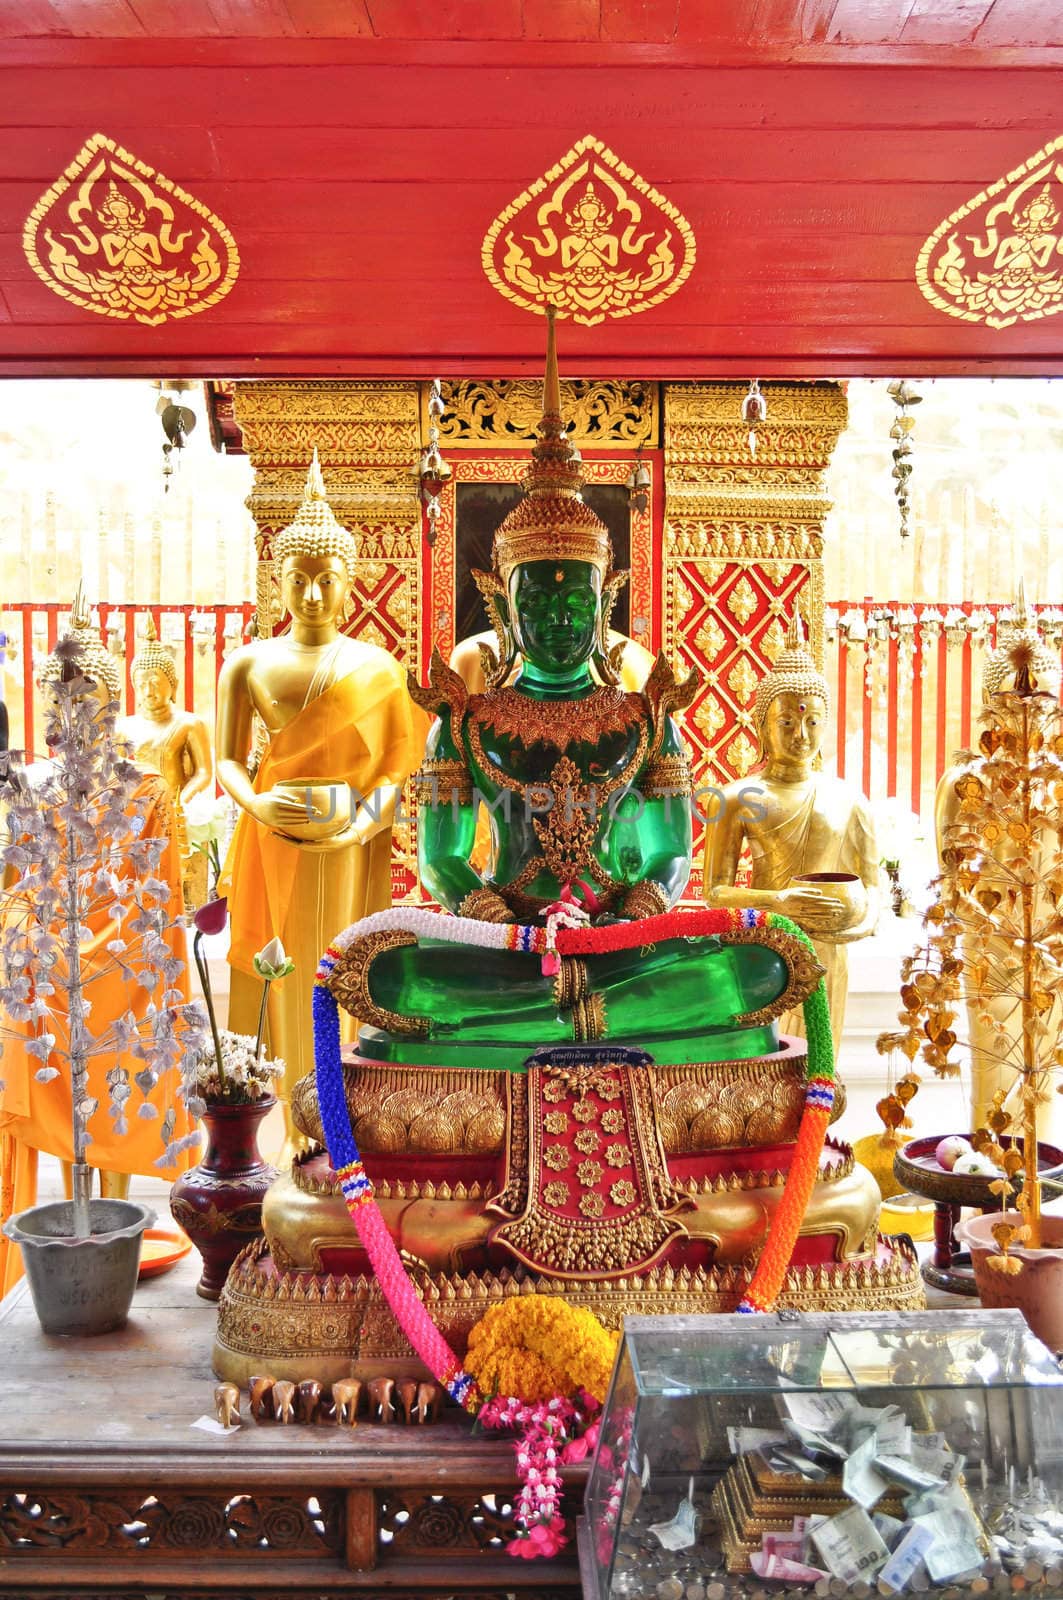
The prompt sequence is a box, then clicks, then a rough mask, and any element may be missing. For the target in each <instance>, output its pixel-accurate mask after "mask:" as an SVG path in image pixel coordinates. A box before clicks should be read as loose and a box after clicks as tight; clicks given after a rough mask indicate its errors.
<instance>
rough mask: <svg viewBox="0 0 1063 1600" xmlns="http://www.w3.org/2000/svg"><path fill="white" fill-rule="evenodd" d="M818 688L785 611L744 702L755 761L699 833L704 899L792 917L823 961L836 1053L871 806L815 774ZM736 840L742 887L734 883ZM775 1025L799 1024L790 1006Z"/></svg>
mask: <svg viewBox="0 0 1063 1600" xmlns="http://www.w3.org/2000/svg"><path fill="white" fill-rule="evenodd" d="M828 704H829V696H828V692H827V680H826V679H825V678H824V676H823V674H822V673H821V672H820V671H819V669H818V668H817V666H816V663H815V661H814V660H813V658H812V655H811V653H810V652H809V650H808V647H807V645H806V643H805V641H804V637H803V630H802V625H801V618H800V613H799V612H796V611H795V613H794V616H793V618H792V620H791V623H790V627H789V630H788V632H787V637H786V649H785V650H784V651H783V653H782V655H781V656H780V657H779V659H778V661H777V662H776V663H775V666H774V667H773V669H772V670H771V672H769V673H768V674H767V675H766V676H765V677H764V678H762V679H761V682H760V683H759V685H758V686H757V696H756V703H755V708H754V717H755V720H756V728H757V734H758V737H759V740H760V749H761V753H762V756H763V765H762V766H761V767H760V769H759V771H758V772H757V773H756V774H755V775H753V776H752V777H751V779H742V780H739V781H736V782H734V783H730V784H728V785H727V786H726V788H725V789H724V791H723V799H722V802H721V807H720V810H719V813H718V815H717V816H715V817H714V818H711V819H710V821H709V823H708V826H707V827H706V830H705V898H706V900H707V901H708V903H709V904H710V905H716V906H753V907H755V908H756V909H759V910H765V911H778V912H781V913H782V914H783V915H784V916H787V917H792V918H793V920H794V922H796V923H797V924H798V925H799V926H800V927H802V928H804V930H805V932H806V933H808V934H809V935H811V937H812V940H813V942H814V944H815V947H816V954H817V955H818V957H819V959H820V961H821V962H822V964H823V966H824V967H825V968H826V985H827V997H828V999H829V1001H830V1014H831V1032H832V1033H833V1035H834V1049H835V1054H836V1055H837V1052H838V1049H839V1045H840V1042H841V1034H842V1025H843V1023H844V1021H845V1000H846V994H847V991H848V987H849V963H848V955H847V950H846V946H847V945H849V944H851V943H852V942H853V941H854V940H856V939H865V938H866V937H867V936H868V934H870V933H874V931H875V924H876V923H877V921H878V913H879V904H880V889H879V864H878V849H877V847H876V844H875V828H874V822H873V820H872V816H871V809H870V807H869V805H868V803H867V801H866V799H865V798H864V796H863V795H862V794H860V792H859V791H858V790H856V789H853V788H852V787H850V785H849V784H847V783H845V782H843V781H842V779H840V778H834V777H828V776H827V775H826V774H825V773H823V772H822V771H818V770H817V766H818V764H819V758H820V750H821V747H822V744H823V732H824V728H825V725H826V718H827V709H828ZM743 847H745V848H747V849H748V851H749V854H750V857H751V859H752V883H751V886H750V887H749V888H748V889H747V888H736V887H735V877H736V875H737V872H738V863H739V858H740V856H741V854H742V849H743ZM780 1026H781V1027H782V1028H783V1029H784V1030H786V1031H787V1032H790V1033H800V1032H802V1019H801V1016H800V1013H796V1012H791V1013H790V1014H789V1015H788V1016H787V1017H784V1018H783V1019H782V1022H781V1024H780Z"/></svg>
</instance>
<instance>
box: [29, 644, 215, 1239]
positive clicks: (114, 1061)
mask: <svg viewBox="0 0 1063 1600" xmlns="http://www.w3.org/2000/svg"><path fill="white" fill-rule="evenodd" d="M64 652H65V654H64ZM56 654H57V655H58V656H59V657H60V658H61V660H62V663H63V665H62V676H63V680H64V681H60V682H58V683H54V684H49V686H48V687H49V690H50V695H49V704H48V708H47V712H46V738H47V742H48V745H49V749H50V752H51V759H50V760H48V761H46V762H41V763H39V764H37V765H35V766H34V767H33V768H32V769H27V768H26V767H25V766H24V764H23V762H22V759H21V757H20V755H19V754H18V753H17V752H13V753H10V754H5V755H0V818H2V822H3V825H2V830H0V884H2V885H3V887H2V889H0V1016H4V1014H6V1019H5V1021H4V1022H3V1023H0V1070H2V1056H3V1054H4V1053H6V1051H7V1050H10V1049H11V1048H12V1047H13V1046H14V1047H15V1048H18V1049H21V1050H23V1051H25V1052H26V1054H27V1055H28V1056H30V1057H31V1058H33V1059H35V1060H36V1062H37V1066H36V1068H35V1076H36V1078H37V1080H38V1081H39V1082H41V1083H47V1082H49V1081H51V1080H52V1079H55V1078H57V1077H59V1076H60V1075H65V1076H66V1077H67V1080H68V1083H69V1088H70V1102H71V1117H72V1131H73V1152H74V1234H75V1236H76V1237H79V1238H86V1237H88V1235H89V1233H90V1231H91V1225H90V1221H89V1206H88V1194H89V1184H90V1182H91V1169H90V1167H89V1165H88V1163H87V1161H86V1153H87V1150H88V1148H89V1146H90V1143H91V1132H90V1127H89V1124H90V1121H91V1119H92V1117H93V1115H94V1114H95V1112H96V1111H97V1110H98V1109H99V1100H98V1098H97V1096H96V1094H95V1093H94V1092H93V1089H92V1087H91V1085H90V1076H89V1069H90V1063H91V1062H93V1061H94V1060H100V1059H101V1058H109V1059H110V1062H111V1065H110V1066H109V1067H108V1068H107V1070H106V1074H105V1078H104V1081H105V1082H106V1085H107V1105H108V1113H109V1115H110V1117H111V1120H112V1122H113V1125H114V1133H115V1134H116V1135H119V1136H120V1135H124V1134H126V1133H127V1132H128V1129H129V1118H130V1116H131V1115H132V1114H134V1113H133V1106H134V1103H136V1102H137V1101H139V1103H137V1104H136V1111H135V1115H136V1117H138V1118H141V1119H152V1118H157V1117H158V1115H159V1113H158V1111H157V1109H156V1107H155V1105H154V1104H153V1103H152V1099H151V1095H152V1091H153V1090H154V1088H155V1086H156V1084H157V1083H158V1081H159V1079H160V1076H161V1075H162V1074H163V1073H166V1072H170V1071H173V1070H174V1069H179V1070H180V1072H181V1079H182V1081H181V1088H180V1091H179V1092H180V1094H181V1095H182V1096H183V1098H184V1100H185V1103H186V1105H187V1106H188V1109H189V1111H190V1113H192V1114H193V1115H195V1114H196V1113H197V1112H198V1111H199V1109H201V1108H200V1106H199V1104H198V1103H197V1102H196V1100H195V1098H194V1081H195V1064H196V1061H197V1059H198V1056H199V1053H200V1051H201V1049H202V1046H203V1043H204V1039H205V1033H204V1022H205V1019H204V1017H203V1013H202V1010H201V1008H200V1007H199V1006H198V1005H197V1004H194V1003H190V1002H188V1001H186V1000H185V997H184V993H183V991H182V990H181V989H180V988H179V987H178V986H177V980H178V979H179V977H180V974H181V972H182V971H183V969H184V966H185V963H184V961H182V960H181V959H180V957H179V956H176V955H175V954H174V953H173V950H172V949H171V946H170V944H169V943H168V942H167V938H166V935H167V933H168V932H169V931H170V930H171V929H172V928H173V926H174V925H175V923H176V922H177V921H179V918H178V917H175V916H174V914H173V911H172V909H171V888H170V885H169V884H168V883H167V882H166V881H165V880H164V879H162V878H160V877H158V876H156V873H157V869H158V866H159V860H160V857H161V855H162V853H163V851H164V849H165V848H166V839H165V837H143V834H144V829H145V822H146V817H147V813H148V811H149V809H150V807H151V805H152V803H153V802H152V799H151V797H149V796H146V795H138V793H137V790H138V789H139V788H140V787H141V785H142V782H143V778H144V773H143V771H142V769H141V768H139V767H137V766H136V765H134V763H133V762H131V761H129V760H127V759H126V758H125V756H124V754H123V751H122V749H121V747H120V745H119V744H118V743H116V739H115V714H116V712H117V709H118V708H117V705H116V703H115V702H114V701H113V700H112V701H110V702H109V703H101V699H100V698H99V697H98V695H97V692H96V684H95V683H94V682H93V680H92V679H90V678H87V677H85V676H83V675H82V671H81V665H80V657H81V646H80V644H79V643H78V642H77V641H76V640H74V639H68V640H63V641H62V642H61V643H60V644H59V645H58V646H57V648H56ZM101 927H103V928H106V929H107V931H109V932H110V934H111V937H110V938H109V939H107V940H106V942H105V944H104V945H103V946H102V948H97V949H94V950H93V953H92V956H91V959H87V958H86V955H85V947H86V945H87V944H88V942H89V940H90V939H92V940H96V941H98V940H99V930H100V928H101ZM109 976H110V977H118V978H119V979H120V980H121V981H122V982H123V983H124V984H125V985H126V986H127V988H128V989H129V990H130V991H132V995H133V996H134V997H135V996H136V991H137V990H143V991H146V993H147V996H148V999H147V1003H146V1005H141V1006H139V1007H138V1008H136V1009H134V1006H133V1005H132V1004H130V1005H129V1006H128V1008H127V1009H126V1010H125V1011H124V1012H121V1013H120V1014H118V1015H113V1014H110V1015H103V1014H102V1013H101V1014H99V1015H97V1013H96V1011H95V1010H94V1006H93V995H94V987H93V986H94V985H97V984H99V983H101V982H102V981H103V980H104V979H105V978H107V977H109ZM109 1009H110V1010H112V1011H113V1008H109ZM130 1060H132V1062H133V1063H139V1066H136V1065H134V1066H133V1068H132V1072H131V1070H130V1067H129V1066H127V1065H126V1063H127V1062H130ZM131 1078H132V1081H130V1080H131ZM175 1135H176V1112H175V1110H174V1109H173V1108H172V1107H171V1109H170V1110H168V1111H167V1113H166V1115H165V1117H164V1118H163V1119H162V1122H161V1125H160V1154H159V1158H158V1161H157V1163H156V1165H159V1166H162V1165H167V1164H170V1163H171V1162H172V1161H173V1160H174V1158H175V1157H176V1156H177V1154H178V1153H179V1152H180V1151H181V1150H182V1149H185V1148H187V1147H189V1146H191V1145H196V1144H198V1142H199V1135H198V1133H197V1132H193V1133H191V1134H186V1135H184V1136H183V1137H176V1136H175Z"/></svg>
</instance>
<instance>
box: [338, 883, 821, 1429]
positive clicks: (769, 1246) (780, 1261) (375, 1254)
mask: <svg viewBox="0 0 1063 1600" xmlns="http://www.w3.org/2000/svg"><path fill="white" fill-rule="evenodd" d="M760 927H775V928H781V929H783V931H784V932H786V933H790V934H792V935H794V937H795V938H798V939H800V940H801V941H802V943H804V944H806V945H807V946H809V948H811V947H812V941H811V940H810V939H809V938H808V936H807V934H805V933H804V932H803V931H802V929H800V928H798V927H797V926H796V924H795V923H793V922H791V921H790V920H789V918H788V917H782V916H778V915H776V914H775V913H774V912H763V911H753V910H733V909H730V908H728V909H715V908H709V907H705V908H704V909H703V910H700V911H667V912H664V913H663V914H662V915H660V916H657V917H646V918H644V919H642V920H640V921H638V922H626V923H616V924H613V925H611V926H609V927H604V928H561V929H559V930H558V933H557V950H558V952H559V954H561V955H595V954H604V953H606V952H607V951H611V950H622V949H629V948H631V947H632V946H634V945H639V946H641V945H644V944H649V943H653V942H654V941H655V940H657V939H668V938H684V937H685V938H692V937H704V936H706V935H711V934H718V933H726V932H728V931H730V930H733V929H734V930H737V929H743V930H748V929H756V928H760ZM393 929H403V930H404V931H407V932H411V933H414V934H418V935H423V936H424V937H425V938H432V939H436V940H443V941H445V942H447V943H450V944H468V945H475V946H479V947H480V948H481V949H500V950H517V951H522V952H524V953H526V954H529V955H532V954H535V955H539V954H542V953H543V952H544V951H545V950H546V947H547V946H546V930H545V929H543V928H533V927H519V926H515V925H513V924H498V923H487V922H477V921H475V920H473V919H471V918H466V917H450V916H444V915H441V914H440V913H439V912H438V911H428V910H424V909H422V908H420V907H404V906H400V907H396V908H394V909H392V910H391V911H378V912H376V913H375V914H374V915H373V916H371V917H364V918H363V919H362V920H361V921H360V922H356V923H354V924H353V925H352V926H351V927H349V928H347V929H345V930H344V932H343V933H341V934H340V935H339V936H338V937H337V938H336V939H335V940H333V942H332V944H331V945H330V946H329V948H328V949H327V950H326V951H325V953H324V955H323V956H322V958H321V962H320V964H319V966H318V970H317V974H316V977H315V980H314V999H313V1014H314V1060H315V1067H316V1074H317V1095H318V1104H319V1106H320V1109H321V1122H322V1127H323V1129H324V1134H325V1142H326V1144H327V1146H328V1151H329V1159H330V1160H331V1162H332V1167H333V1170H334V1171H335V1173H336V1175H337V1177H338V1178H339V1180H340V1186H341V1188H342V1190H343V1195H344V1199H345V1200H346V1202H347V1209H348V1210H349V1212H350V1214H351V1217H352V1220H353V1221H354V1225H355V1228H356V1229H357V1232H358V1236H359V1238H360V1239H361V1241H362V1244H363V1246H364V1247H365V1251H366V1254H367V1256H368V1257H369V1262H370V1265H371V1266H372V1268H373V1271H374V1273H375V1274H376V1277H377V1279H378V1281H379V1283H380V1287H381V1290H382V1291H383V1294H384V1297H385V1299H386V1300H387V1303H388V1305H389V1306H390V1308H391V1311H392V1314H393V1315H394V1317H395V1320H396V1322H397V1323H398V1325H399V1327H400V1328H401V1329H402V1331H403V1333H404V1334H405V1335H406V1337H407V1339H408V1340H409V1342H410V1344H411V1346H412V1347H413V1349H414V1350H416V1352H417V1354H418V1355H419V1356H420V1358H421V1360H422V1361H423V1362H424V1364H425V1366H426V1367H427V1368H428V1370H429V1371H430V1372H431V1373H432V1374H433V1376H434V1377H435V1378H436V1380H437V1381H438V1382H439V1383H441V1384H443V1386H444V1387H445V1388H446V1389H447V1391H448V1393H450V1394H451V1395H452V1397H453V1398H454V1399H455V1400H456V1401H457V1402H458V1404H459V1405H462V1406H464V1407H465V1408H466V1409H467V1410H469V1411H474V1412H475V1411H477V1410H478V1409H479V1407H480V1405H481V1404H482V1403H483V1396H482V1395H481V1394H480V1393H479V1391H478V1389H477V1387H476V1384H475V1382H474V1380H473V1379H472V1377H471V1376H470V1375H469V1374H468V1373H467V1372H465V1371H464V1370H463V1368H462V1366H461V1363H460V1361H459V1360H458V1358H457V1356H456V1355H455V1354H454V1351H453V1350H452V1349H451V1348H450V1346H449V1345H448V1344H447V1342H446V1340H445V1339H444V1338H443V1336H442V1335H441V1334H440V1332H439V1330H438V1328H436V1326H435V1324H434V1323H433V1321H432V1319H431V1317H430V1316H429V1315H428V1312H427V1311H426V1310H425V1307H424V1304H423V1302H422V1301H421V1299H420V1297H419V1295H418V1294H417V1292H416V1290H415V1288H414V1286H413V1282H412V1280H411V1279H410V1276H409V1273H408V1272H407V1270H406V1267H405V1266H404V1265H403V1262H402V1260H401V1258H400V1256H399V1253H398V1250H397V1249H396V1247H395V1243H394V1240H393V1239H392V1237H391V1235H390V1233H389V1232H388V1230H387V1228H386V1226H385V1224H384V1219H383V1217H382V1216H381V1214H380V1208H379V1207H378V1205H377V1204H376V1201H375V1199H374V1194H373V1184H372V1180H371V1178H370V1177H369V1175H368V1173H367V1172H366V1170H365V1167H364V1166H363V1164H362V1159H361V1156H360V1155H359V1153H358V1146H357V1144H356V1143H355V1139H354V1131H353V1129H352V1127H351V1118H350V1113H349V1111H348V1108H347V1097H346V1092H345V1087H344V1080H343V1062H342V1058H341V1054H340V1022H339V1008H338V1006H337V1003H336V1000H335V998H334V997H333V995H332V994H331V992H330V990H329V989H328V987H327V985H328V981H329V978H330V976H331V974H332V971H333V969H334V967H335V965H336V962H337V961H338V959H339V957H340V955H341V954H342V953H343V951H344V950H345V949H347V947H348V946H349V945H350V944H351V943H352V942H353V941H354V940H355V939H358V938H361V937H362V936H364V935H365V934H368V933H377V932H383V931H391V930H393ZM804 1017H805V1032H806V1035H807V1039H808V1059H807V1065H806V1069H805V1103H804V1110H803V1113H802V1117H801V1126H800V1129H799V1131H798V1135H797V1141H796V1144H795V1146H794V1153H793V1157H792V1159H791V1162H790V1170H789V1172H788V1174H787V1177H786V1183H785V1186H784V1188H783V1193H782V1197H781V1199H780V1202H779V1206H778V1209H777V1210H776V1213H775V1216H774V1218H773V1220H772V1224H771V1228H770V1230H769V1232H768V1237H767V1239H766V1240H765V1243H764V1248H763V1249H762V1251H761V1253H760V1259H759V1261H758V1262H757V1266H756V1269H755V1271H754V1273H753V1277H752V1279H751V1281H750V1284H749V1288H748V1289H747V1290H746V1293H745V1295H744V1297H743V1299H742V1300H741V1302H740V1304H739V1306H738V1308H737V1309H738V1311H739V1312H742V1313H745V1314H749V1313H753V1312H764V1311H770V1310H771V1308H772V1306H773V1305H774V1303H775V1300H776V1299H777V1297H778V1295H779V1292H780V1290H781V1289H782V1286H783V1283H784V1281H785V1278H786V1272H787V1268H788V1267H789V1265H790V1258H791V1256H792V1255H793V1250H794V1245H795V1244H796V1242H797V1236H798V1233H799V1232H800V1228H801V1221H802V1219H803V1217H804V1215H805V1211H806V1210H807V1207H808V1202H809V1199H810V1197H811V1194H812V1189H813V1187H814V1185H815V1182H816V1178H817V1176H818V1173H819V1161H820V1156H821V1154H822V1151H823V1141H824V1139H825V1138H826V1133H827V1127H828V1125H829V1123H830V1117H831V1111H832V1110H833V1106H834V1092H835V1083H836V1078H835V1073H834V1046H833V1042H832V1038H831V1029H830V1012H829V1010H828V1006H827V991H826V989H825V987H824V984H823V980H822V979H821V980H820V982H819V984H818V985H817V987H816V988H815V990H814V991H813V993H812V994H811V995H809V997H808V999H807V1000H806V1001H805V1002H804Z"/></svg>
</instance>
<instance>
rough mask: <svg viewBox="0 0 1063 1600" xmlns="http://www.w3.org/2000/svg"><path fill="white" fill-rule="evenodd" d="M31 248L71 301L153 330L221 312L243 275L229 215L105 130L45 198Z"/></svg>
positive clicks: (26, 232) (38, 267)
mask: <svg viewBox="0 0 1063 1600" xmlns="http://www.w3.org/2000/svg"><path fill="white" fill-rule="evenodd" d="M22 248H23V250H24V252H25V255H26V259H27V261H28V262H29V264H30V266H31V267H32V269H33V271H34V272H35V273H36V274H37V277H38V278H40V280H41V282H42V283H45V284H47V286H48V288H49V289H51V290H52V291H53V293H55V294H58V295H62V297H63V299H64V300H69V301H71V303H72V304H73V305H76V306H80V307H81V308H82V310H84V311H94V312H96V313H97V314H98V315H99V316H103V317H117V318H119V319H121V320H123V321H128V320H129V319H133V320H134V321H136V322H143V323H146V324H147V326H148V327H157V326H158V325H159V324H160V323H162V322H166V321H168V320H170V319H172V318H179V317H190V316H193V315H194V314H195V313H196V312H198V311H205V310H206V309H207V307H208V306H212V305H215V304H216V303H217V302H218V301H219V300H221V299H222V298H223V297H224V296H225V295H227V294H228V293H229V290H230V289H231V288H232V286H233V284H234V283H235V282H236V278H237V274H238V273H239V270H240V254H239V251H238V250H237V247H236V241H235V240H234V238H233V236H232V234H231V233H230V232H229V230H228V228H227V227H226V226H225V224H224V222H222V220H221V218H220V217H217V216H215V214H214V212H213V211H210V210H209V209H208V208H207V207H206V206H205V205H203V203H202V202H201V201H199V200H197V199H196V198H195V196H194V195H191V194H189V193H188V192H187V190H185V189H182V188H181V187H180V186H179V185H178V184H176V183H173V182H172V181H171V180H170V179H169V178H167V177H165V176H164V174H163V173H161V172H159V171H157V170H156V169H155V168H154V167H149V166H148V165H147V164H146V163H145V162H143V161H140V160H138V159H137V157H136V156H134V155H132V154H131V153H130V152H129V151H128V150H124V149H122V147H121V146H120V145H118V144H116V143H115V141H114V140H113V139H108V138H107V136H106V135H105V134H102V133H94V134H93V135H92V138H91V139H88V140H87V141H86V142H85V144H83V145H82V147H81V149H80V150H79V151H78V153H77V155H76V156H75V157H74V159H73V161H71V163H70V165H69V166H68V167H66V168H65V169H64V171H63V172H62V174H61V175H60V176H59V177H58V178H57V179H56V181H55V183H53V184H52V186H51V188H49V189H48V190H46V192H45V193H44V194H43V195H42V196H41V198H40V199H39V200H38V202H37V204H36V205H35V206H34V208H33V210H32V211H31V212H30V214H29V216H28V217H27V219H26V224H25V228H24V229H23V235H22Z"/></svg>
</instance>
